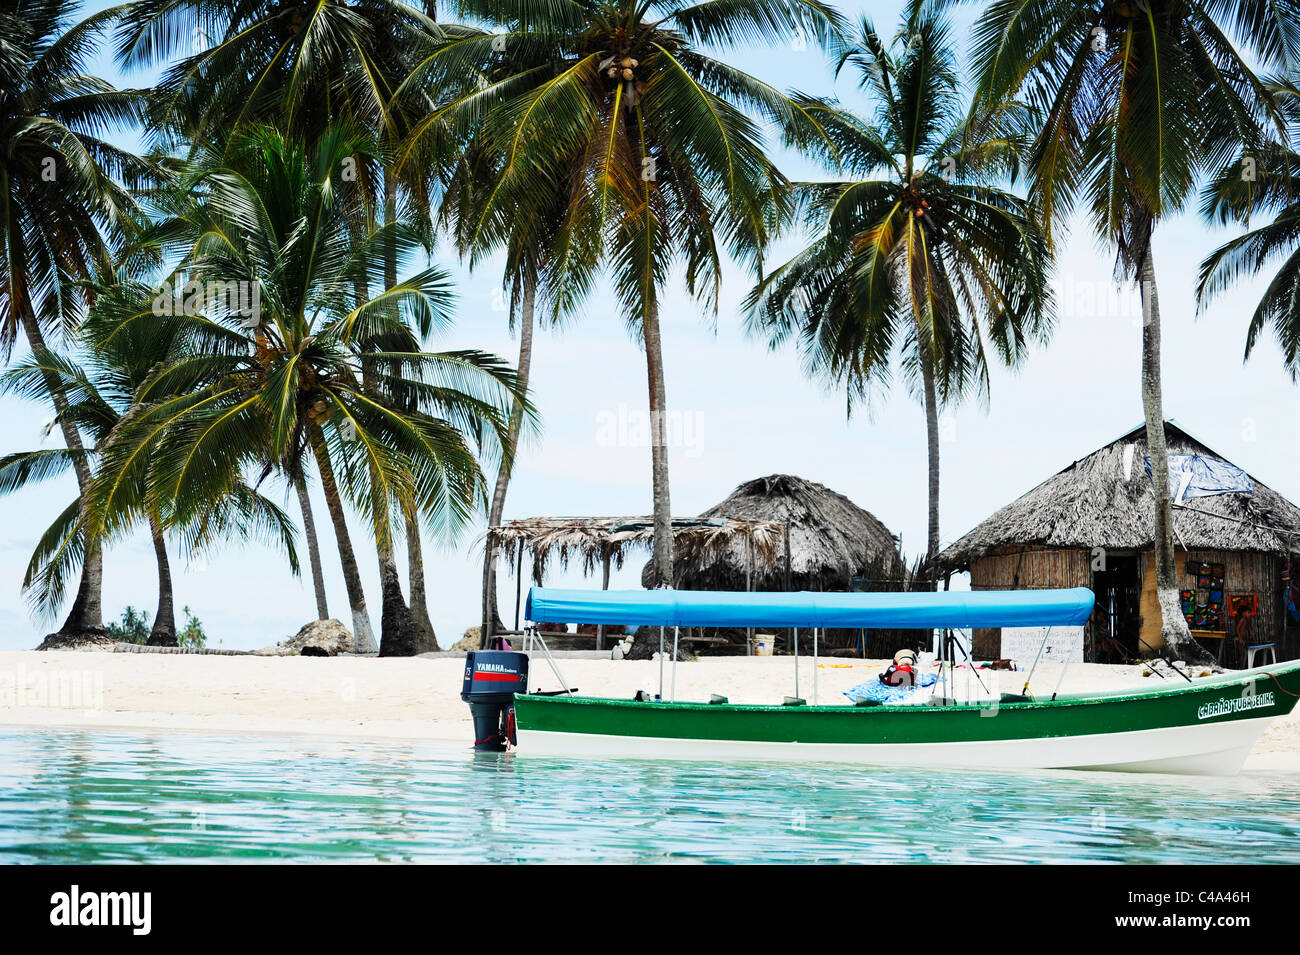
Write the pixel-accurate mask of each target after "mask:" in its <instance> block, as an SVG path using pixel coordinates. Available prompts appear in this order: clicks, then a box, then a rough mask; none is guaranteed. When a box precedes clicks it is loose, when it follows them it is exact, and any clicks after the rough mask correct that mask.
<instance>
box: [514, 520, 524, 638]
mask: <svg viewBox="0 0 1300 955" xmlns="http://www.w3.org/2000/svg"><path fill="white" fill-rule="evenodd" d="M523 592H524V542H523V541H520V542H519V556H518V557H517V558H516V559H515V633H518V632H519V600H520V598H521V597H522V596H523Z"/></svg>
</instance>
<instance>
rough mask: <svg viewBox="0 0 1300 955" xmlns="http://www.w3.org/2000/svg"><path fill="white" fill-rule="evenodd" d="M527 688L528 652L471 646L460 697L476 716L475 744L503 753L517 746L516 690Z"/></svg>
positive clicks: (466, 656) (523, 690) (467, 655)
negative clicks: (507, 746)
mask: <svg viewBox="0 0 1300 955" xmlns="http://www.w3.org/2000/svg"><path fill="white" fill-rule="evenodd" d="M527 692H528V655H527V654H526V653H516V652H515V651H513V650H470V651H469V652H468V653H466V654H465V682H464V684H463V685H462V686H461V690H460V698H461V699H462V700H464V701H465V702H466V703H468V704H469V712H470V715H471V716H473V717H474V748H475V749H482V750H489V751H491V752H496V753H500V752H502V751H504V750H505V748H506V744H507V743H509V744H510V745H511V746H514V745H515V743H516V742H517V740H516V739H515V694H516V693H527Z"/></svg>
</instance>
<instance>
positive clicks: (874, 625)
mask: <svg viewBox="0 0 1300 955" xmlns="http://www.w3.org/2000/svg"><path fill="white" fill-rule="evenodd" d="M1092 602H1093V595H1092V591H1091V590H1089V589H1088V588H1087V587H1076V588H1074V589H1072V590H979V591H956V590H952V591H943V592H940V593H930V592H928V591H927V592H917V593H868V594H864V593H811V592H808V591H801V592H799V593H747V592H743V591H740V592H737V591H716V590H557V589H554V588H551V587H533V588H532V589H530V590H529V591H528V606H527V609H526V610H525V611H524V616H525V617H526V618H527V619H528V620H531V621H532V622H533V623H594V624H625V625H628V626H641V625H650V626H670V627H822V628H827V627H840V628H845V629H855V628H859V627H866V628H871V629H879V628H890V629H904V630H906V629H918V630H928V629H931V628H934V627H950V628H958V629H963V628H966V627H1041V626H1049V625H1052V624H1074V625H1079V624H1082V623H1085V622H1087V620H1088V617H1089V615H1090V614H1091V613H1092Z"/></svg>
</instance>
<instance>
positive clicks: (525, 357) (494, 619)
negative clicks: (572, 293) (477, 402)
mask: <svg viewBox="0 0 1300 955" xmlns="http://www.w3.org/2000/svg"><path fill="white" fill-rule="evenodd" d="M521 285H522V287H523V297H522V302H521V303H520V311H519V368H518V372H517V373H518V381H519V390H520V391H521V392H526V391H527V390H528V376H529V374H530V372H531V370H532V366H533V325H534V319H533V313H534V309H535V307H536V298H537V277H536V276H535V275H533V273H532V271H531V270H530V269H528V268H527V267H525V270H524V274H523V275H522V277H521ZM523 425H524V405H523V402H522V401H516V402H514V404H513V405H512V406H511V408H510V428H509V433H508V434H507V436H506V441H507V443H508V445H509V446H508V447H507V448H506V452H507V455H506V458H505V460H503V461H502V462H501V467H500V468H498V469H497V484H496V488H495V489H494V490H493V491H492V505H491V506H490V507H489V508H488V527H496V526H498V525H499V524H500V523H501V520H502V517H503V516H504V514H505V509H506V490H507V489H508V488H509V486H510V475H511V472H512V471H513V469H514V461H515V455H516V454H517V453H518V450H519V433H520V431H522V430H523ZM489 625H490V626H489ZM500 629H504V627H503V626H502V624H501V610H500V608H499V607H498V605H497V554H496V548H495V547H492V546H487V547H485V548H484V554H483V629H482V631H481V633H482V644H481V645H482V646H484V647H486V646H487V640H488V634H489V632H492V633H495V632H496V631H497V630H500Z"/></svg>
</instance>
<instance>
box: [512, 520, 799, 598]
mask: <svg viewBox="0 0 1300 955" xmlns="http://www.w3.org/2000/svg"><path fill="white" fill-rule="evenodd" d="M672 528H673V542H674V547H675V549H676V550H677V551H679V552H681V551H688V552H690V553H696V554H700V555H702V556H703V557H705V558H709V557H712V556H713V555H716V554H718V553H721V552H724V551H730V550H732V549H741V550H745V551H747V552H752V553H753V554H754V555H755V559H756V560H757V561H759V562H760V563H762V564H764V565H768V564H772V563H773V562H775V561H776V559H777V557H778V555H779V554H780V553H781V548H782V546H783V545H782V531H783V528H782V527H781V526H780V525H779V524H774V523H772V522H770V521H762V520H727V519H725V518H721V517H709V518H695V517H688V518H673V522H672ZM487 544H488V546H489V547H493V548H496V549H497V550H498V551H499V552H500V553H501V554H502V555H504V556H505V558H506V560H507V561H508V562H509V563H511V564H516V563H517V562H518V561H519V559H520V557H521V556H522V555H523V554H524V553H527V554H528V557H529V561H530V564H531V567H532V575H533V581H534V583H537V584H541V583H542V581H543V579H544V578H545V576H546V571H547V570H548V569H549V567H550V566H551V563H552V562H553V561H558V562H559V564H560V566H561V567H562V568H566V569H567V568H568V567H569V565H570V564H571V563H574V562H577V563H579V564H581V566H582V571H583V573H584V574H588V575H590V574H592V573H594V572H595V571H596V570H597V569H598V568H600V569H603V568H607V567H612V568H613V569H615V570H619V569H621V568H622V567H623V563H624V561H626V560H627V556H628V554H629V553H630V552H631V551H633V550H637V549H640V550H649V549H651V548H652V547H653V545H654V520H653V519H652V518H649V517H528V518H523V519H522V520H517V521H508V522H507V523H505V524H502V525H500V526H499V527H491V528H488V533H487Z"/></svg>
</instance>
